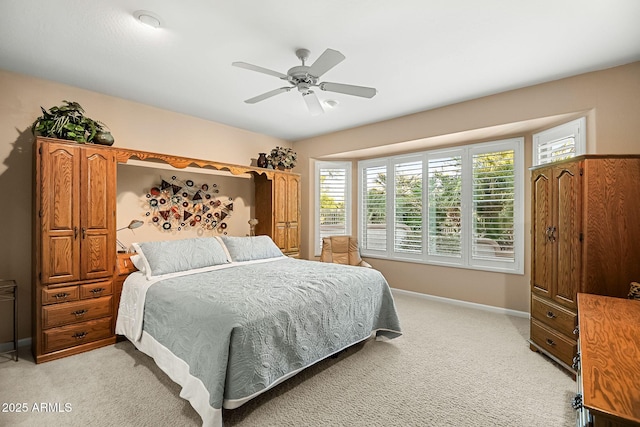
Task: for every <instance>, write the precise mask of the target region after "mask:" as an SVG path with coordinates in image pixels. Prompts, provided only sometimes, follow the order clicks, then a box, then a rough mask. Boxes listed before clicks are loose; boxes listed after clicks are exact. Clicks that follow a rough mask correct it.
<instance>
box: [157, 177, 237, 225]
mask: <svg viewBox="0 0 640 427" xmlns="http://www.w3.org/2000/svg"><path fill="white" fill-rule="evenodd" d="M219 192H220V189H219V187H218V184H216V183H212V184H209V183H202V184H196V183H195V182H194V181H193V180H191V179H187V180H185V181H182V180H180V179H179V178H178V177H177V176H172V177H171V179H169V180H167V179H163V178H161V183H160V184H159V185H154V186H152V187H151V188H150V189H149V191H148V193H147V194H146V195H145V197H146V198H147V199H148V201H147V202H146V203H145V206H146V208H147V212H146V213H145V215H146V216H148V217H150V218H151V223H152V224H155V225H156V226H157V227H158V229H159V230H161V231H168V232H172V233H175V232H178V231H182V230H190V229H196V230H197V232H198V234H199V235H200V234H201V233H202V231H203V230H211V231H215V232H217V233H220V234H222V233H224V234H227V232H226V231H225V230H226V229H227V223H226V221H228V220H229V218H230V216H231V214H232V213H233V198H232V197H224V198H221V199H218V197H217V196H216V194H219ZM223 201H224V203H223ZM221 220H225V222H221Z"/></svg>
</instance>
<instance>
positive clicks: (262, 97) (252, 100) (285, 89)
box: [244, 87, 292, 104]
mask: <svg viewBox="0 0 640 427" xmlns="http://www.w3.org/2000/svg"><path fill="white" fill-rule="evenodd" d="M291 89H292V88H290V87H281V88H278V89H274V90H270V91H269V92H266V93H263V94H262V95H258V96H254V97H253V98H249V99H247V100H246V101H244V102H246V103H247V104H255V103H256V102H260V101H264V100H265V99H267V98H271V97H272V96H276V95H278V94H279V93H282V92H289V91H290V90H291Z"/></svg>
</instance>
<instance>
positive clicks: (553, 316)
mask: <svg viewBox="0 0 640 427" xmlns="http://www.w3.org/2000/svg"><path fill="white" fill-rule="evenodd" d="M547 317H548V318H549V319H555V318H556V315H555V314H553V311H547Z"/></svg>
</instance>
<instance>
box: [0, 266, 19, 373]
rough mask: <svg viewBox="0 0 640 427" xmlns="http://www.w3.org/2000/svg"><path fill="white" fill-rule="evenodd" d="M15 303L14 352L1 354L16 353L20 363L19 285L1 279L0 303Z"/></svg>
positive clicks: (13, 281)
mask: <svg viewBox="0 0 640 427" xmlns="http://www.w3.org/2000/svg"><path fill="white" fill-rule="evenodd" d="M6 301H13V350H8V351H3V352H0V354H10V353H15V355H16V362H17V361H18V284H17V283H16V281H15V280H3V279H0V303H2V302H6Z"/></svg>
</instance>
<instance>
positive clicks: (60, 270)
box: [38, 144, 80, 284]
mask: <svg viewBox="0 0 640 427" xmlns="http://www.w3.org/2000/svg"><path fill="white" fill-rule="evenodd" d="M40 149H41V150H42V153H41V155H40V164H39V167H40V177H41V178H40V183H39V184H40V188H39V191H40V198H41V205H40V212H38V215H39V217H40V232H41V248H40V254H41V256H40V271H41V276H42V277H41V282H42V283H45V284H46V283H63V282H72V281H75V280H79V279H80V238H79V237H80V236H79V234H80V154H79V153H80V147H75V146H72V145H68V144H44V145H42V146H41V148H40Z"/></svg>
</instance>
